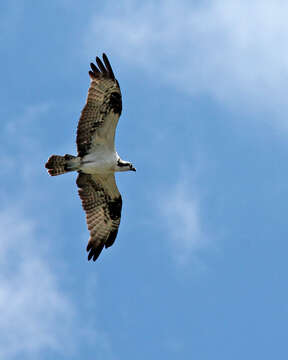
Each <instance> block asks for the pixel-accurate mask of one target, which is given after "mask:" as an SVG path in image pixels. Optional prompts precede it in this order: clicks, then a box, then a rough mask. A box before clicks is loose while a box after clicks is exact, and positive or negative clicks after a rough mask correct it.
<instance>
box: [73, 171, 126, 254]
mask: <svg viewBox="0 0 288 360" xmlns="http://www.w3.org/2000/svg"><path fill="white" fill-rule="evenodd" d="M76 183H77V186H78V188H79V195H80V198H81V200H82V206H83V209H84V210H85V212H86V221H87V225H88V229H89V231H90V239H89V242H88V245H87V251H88V253H89V254H88V260H90V259H92V258H93V260H94V261H95V260H96V259H97V258H98V256H99V255H100V253H101V251H102V249H103V247H104V246H105V247H106V248H108V247H109V246H111V245H113V243H114V241H115V239H116V236H117V233H118V228H119V225H120V218H121V209H122V198H121V195H120V193H119V191H118V188H117V185H116V182H115V176H114V174H109V175H105V176H104V175H103V176H102V175H101V176H99V175H98V174H97V175H94V174H93V175H91V174H84V173H81V172H80V173H79V175H78V177H77V181H76Z"/></svg>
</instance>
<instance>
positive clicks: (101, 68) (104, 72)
mask: <svg viewBox="0 0 288 360" xmlns="http://www.w3.org/2000/svg"><path fill="white" fill-rule="evenodd" d="M96 62H97V65H98V66H99V69H100V70H101V71H102V73H103V74H104V75H106V74H107V70H106V68H105V66H104V65H103V63H102V61H101V59H99V57H98V56H96Z"/></svg>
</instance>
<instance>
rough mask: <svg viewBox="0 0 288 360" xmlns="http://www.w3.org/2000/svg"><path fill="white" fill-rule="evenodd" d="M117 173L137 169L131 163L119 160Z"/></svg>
mask: <svg viewBox="0 0 288 360" xmlns="http://www.w3.org/2000/svg"><path fill="white" fill-rule="evenodd" d="M117 171H136V169H135V167H134V166H133V164H131V163H130V162H129V161H123V160H121V159H119V160H118V162H117Z"/></svg>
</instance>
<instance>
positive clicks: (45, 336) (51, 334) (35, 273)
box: [0, 209, 75, 359]
mask: <svg viewBox="0 0 288 360" xmlns="http://www.w3.org/2000/svg"><path fill="white" fill-rule="evenodd" d="M0 228H1V244H0V254H1V257H0V274H1V275H0V313H1V321H0V358H1V359H14V358H15V357H17V356H20V355H21V356H22V357H23V358H25V357H24V356H28V357H29V358H32V357H33V356H36V357H37V354H38V355H39V352H40V351H42V350H47V349H49V350H53V351H57V352H62V351H64V349H65V351H67V349H71V345H69V340H70V339H69V334H70V333H71V328H72V327H73V326H72V325H73V324H74V322H75V311H74V308H73V305H72V304H71V302H70V301H69V299H68V298H67V297H66V296H65V294H64V293H63V292H61V290H60V289H59V288H58V284H57V279H56V278H55V276H54V274H53V272H52V271H51V269H50V268H49V266H48V264H47V262H46V261H45V260H44V259H43V253H44V252H43V246H42V244H41V242H43V240H44V239H43V236H42V238H41V239H40V238H39V237H38V236H37V235H36V232H35V224H33V222H31V221H30V220H27V219H25V217H23V215H21V213H20V212H19V210H13V209H8V210H4V211H2V212H1V213H0ZM59 324H61V326H59ZM68 345H69V346H68ZM72 348H73V347H72Z"/></svg>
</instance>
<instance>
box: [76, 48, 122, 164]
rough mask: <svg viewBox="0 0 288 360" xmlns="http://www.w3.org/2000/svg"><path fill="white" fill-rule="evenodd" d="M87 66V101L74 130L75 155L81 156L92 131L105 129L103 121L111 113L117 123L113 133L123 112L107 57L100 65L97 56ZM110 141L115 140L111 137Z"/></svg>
mask: <svg viewBox="0 0 288 360" xmlns="http://www.w3.org/2000/svg"><path fill="white" fill-rule="evenodd" d="M90 67H91V70H90V71H89V76H90V78H91V83H90V87H89V90H88V96H87V101H86V104H85V106H84V108H83V110H82V112H81V116H80V119H79V123H78V127H77V137H76V143H77V149H78V156H80V157H83V156H84V155H86V154H87V152H88V151H89V149H90V147H91V143H92V141H93V136H94V135H95V132H96V131H98V130H100V131H101V128H102V127H103V126H105V122H106V121H109V120H108V115H109V114H113V116H112V117H111V118H110V120H111V119H113V120H112V121H116V123H115V128H114V130H113V131H114V133H115V129H116V125H117V122H118V119H119V117H120V115H121V112H122V96H121V90H120V86H119V83H118V81H117V80H116V78H115V75H114V72H113V70H112V67H111V65H110V62H109V60H108V58H107V56H106V55H105V54H103V62H102V60H101V59H100V58H99V57H98V56H97V57H96V65H95V64H94V63H91V64H90ZM115 115H116V117H115ZM112 138H114V134H113V136H112Z"/></svg>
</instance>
